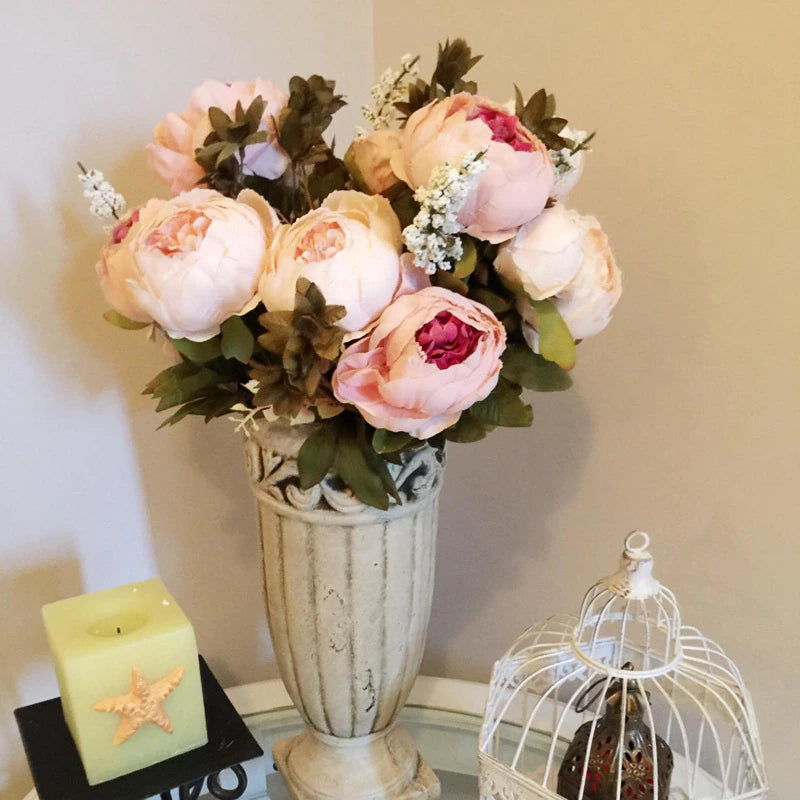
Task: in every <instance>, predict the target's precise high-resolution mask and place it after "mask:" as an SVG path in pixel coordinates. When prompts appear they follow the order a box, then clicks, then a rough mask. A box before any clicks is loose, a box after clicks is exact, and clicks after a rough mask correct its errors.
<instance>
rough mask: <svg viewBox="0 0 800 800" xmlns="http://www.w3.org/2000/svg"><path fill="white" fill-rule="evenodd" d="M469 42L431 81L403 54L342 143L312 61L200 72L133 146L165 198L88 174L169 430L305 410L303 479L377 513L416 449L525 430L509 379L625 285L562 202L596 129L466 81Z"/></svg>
mask: <svg viewBox="0 0 800 800" xmlns="http://www.w3.org/2000/svg"><path fill="white" fill-rule="evenodd" d="M479 58H480V56H473V55H472V53H471V50H470V48H469V47H468V45H467V44H466V43H465V42H464V41H463V40H461V39H456V40H454V41H453V42H452V43H451V42H447V43H445V44H444V45H440V47H439V52H438V58H437V61H436V67H435V70H434V72H433V75H432V77H431V79H430V81H429V82H426V81H425V80H423V79H422V78H420V77H419V75H418V68H417V61H418V59H417V58H411V57H404V59H403V62H402V66H401V68H400V69H399V70H397V71H395V70H391V69H389V70H387V71H386V72H385V73H384V74H383V76H382V77H381V80H380V82H379V84H378V85H377V86H376V87H374V88H373V91H372V96H373V101H374V105H373V106H372V107H365V108H364V116H365V118H366V119H367V121H368V122H369V123H370V124H371V126H372V128H373V130H371V131H369V132H367V131H359V132H358V133H357V135H356V138H355V140H354V141H353V142H352V144H351V145H350V147H349V149H348V150H347V151H346V153H345V154H344V155H343V157H341V158H340V157H339V156H337V155H336V153H335V152H334V147H333V145H332V144H329V143H328V142H327V140H326V139H325V138H324V134H325V132H326V130H327V128H328V126H329V125H330V123H331V119H332V117H333V114H335V113H336V112H337V111H338V110H339V109H340V108H341V107H342V106H343V105H344V104H345V103H344V100H343V98H342V96H341V95H339V94H337V93H336V90H335V84H334V82H333V81H331V80H326V79H325V78H322V77H320V76H318V75H313V76H311V77H310V78H308V79H307V80H306V79H303V78H300V77H294V78H292V80H291V81H290V83H289V87H288V89H289V91H288V93H286V92H284V91H283V90H281V89H280V88H278V87H276V86H274V85H273V84H272V83H270V82H269V81H264V80H260V79H257V80H255V81H253V82H245V81H237V82H234V83H230V84H227V83H221V82H219V81H206V82H205V83H203V84H202V85H200V86H199V87H198V88H197V89H195V90H194V92H192V94H191V97H190V101H189V105H188V106H187V107H186V108H185V109H184V110H183V111H181V112H180V113H170V114H168V115H167V116H166V117H165V119H164V120H163V121H162V122H161V123H160V124H159V125H158V126H157V127H156V129H155V131H154V136H153V141H152V143H150V144H149V145H148V146H147V149H148V152H149V162H150V166H151V167H152V169H153V170H154V171H155V172H156V173H157V174H158V175H159V176H160V177H161V178H162V179H163V180H164V181H165V183H166V184H167V186H168V187H169V190H170V192H171V195H172V196H171V197H170V198H169V199H161V198H153V199H151V200H149V201H147V202H146V203H144V204H143V205H140V206H138V207H136V208H134V209H133V210H132V211H130V212H128V213H123V208H124V201H123V199H122V197H121V196H120V195H119V194H118V193H116V192H115V191H114V189H113V188H112V187H111V186H110V184H108V182H107V181H105V180H104V178H103V176H102V174H101V173H99V172H97V171H95V170H91V171H86V170H83V168H82V174H81V175H80V176H79V177H80V178H81V180H82V182H83V184H84V193H85V194H86V195H87V197H88V198H89V199H90V200H91V210H92V212H93V213H95V214H96V215H97V216H101V217H113V218H114V219H115V220H116V224H115V225H114V227H113V229H112V230H111V235H110V240H109V241H108V242H107V244H106V245H105V246H104V247H103V249H102V252H101V255H100V259H99V262H98V264H97V273H98V276H99V279H100V285H101V287H102V290H103V293H104V295H105V298H106V300H107V301H108V303H109V304H110V305H111V307H112V310H110V311H109V312H107V314H106V315H105V317H106V319H107V320H108V321H110V322H112V323H114V324H116V325H117V326H119V327H121V328H125V329H145V328H146V329H147V330H148V333H149V334H150V336H151V337H152V338H163V339H164V340H165V342H166V343H167V345H168V348H169V350H170V352H171V353H172V354H173V355H174V359H173V360H174V363H173V364H171V365H170V366H169V367H167V368H166V369H165V370H164V371H162V372H161V373H160V374H158V375H157V376H156V377H155V378H154V379H153V380H152V381H151V382H150V383H149V384H148V386H147V387H146V389H145V393H148V394H151V395H152V396H153V397H154V398H155V399H156V400H157V402H158V405H157V410H158V411H166V410H168V409H169V410H170V411H171V415H170V416H169V417H168V418H167V419H166V421H165V422H164V424H165V425H171V424H174V423H176V422H178V421H179V420H181V419H183V418H184V417H186V416H188V415H199V416H202V417H204V418H205V420H206V421H209V420H210V419H212V418H215V417H219V416H224V415H230V414H234V415H236V417H237V419H238V422H239V426H240V427H241V429H242V430H244V431H245V433H248V432H249V431H250V430H251V429H252V426H258V425H259V423H260V422H261V420H262V419H264V420H267V421H270V422H275V421H277V420H280V421H282V422H285V423H290V424H298V423H308V422H320V423H322V424H320V425H317V426H316V427H315V428H314V429H313V432H312V433H311V435H310V436H309V437H308V439H307V440H306V442H305V444H304V445H303V447H302V450H301V451H300V454H299V459H298V464H299V471H300V485H301V487H302V488H304V489H307V488H310V487H312V486H314V485H316V484H317V483H319V482H320V481H321V480H323V479H324V478H325V476H326V475H327V474H328V473H329V472H333V473H335V474H337V475H338V476H339V478H341V480H342V481H344V483H345V484H346V485H347V486H348V487H349V488H350V489H351V490H352V492H353V494H354V495H355V496H356V497H357V498H358V500H360V501H361V502H363V503H365V504H367V505H370V506H374V507H376V508H380V509H386V508H388V507H389V506H390V504H393V503H397V502H400V497H399V495H398V492H397V490H396V487H395V484H394V480H393V471H392V468H391V465H393V464H398V463H401V462H402V460H403V459H404V457H405V456H406V454H407V453H409V452H411V451H414V450H417V449H419V448H420V447H422V446H424V444H425V443H427V444H428V445H430V446H432V447H434V448H443V447H444V445H445V443H446V442H448V441H449V442H473V441H477V440H479V439H482V438H483V437H485V436H486V434H487V433H488V432H489V431H491V430H493V429H494V428H495V427H497V426H511V427H524V426H528V425H530V424H531V422H532V418H533V413H532V409H531V407H530V406H529V405H528V404H526V403H525V402H524V401H523V400H522V399H521V393H522V390H523V389H533V390H538V391H555V390H562V389H566V388H568V387H569V386H570V384H571V380H570V376H569V374H568V371H569V370H570V369H571V368H572V367H573V365H574V363H575V353H576V343H577V342H578V341H580V340H582V339H585V338H587V337H589V336H593V335H595V334H597V333H599V332H600V331H601V330H603V328H605V326H606V325H607V324H608V322H609V320H610V317H611V312H612V310H613V308H614V306H615V305H616V303H617V301H618V300H619V297H620V293H621V277H620V271H619V269H618V268H617V265H616V263H615V261H614V257H613V255H612V253H611V250H610V249H609V246H608V240H607V238H606V235H605V233H604V232H603V230H602V228H601V227H600V225H599V223H598V222H597V220H595V219H594V218H593V217H590V216H583V215H581V214H579V213H578V212H577V211H574V210H572V209H570V208H568V207H567V206H566V205H565V200H564V198H565V196H566V195H567V194H568V193H569V191H570V190H571V189H572V188H573V186H574V185H575V183H576V182H577V180H578V179H579V178H580V175H581V172H582V169H583V161H584V156H585V153H586V152H587V150H588V143H589V140H590V139H591V136H586V134H585V133H584V132H582V131H573V130H572V129H571V128H570V127H569V126H568V124H567V120H566V119H564V118H563V117H560V116H557V115H556V110H555V99H554V97H553V95H552V94H548V93H547V92H546V91H545V90H544V89H540V90H539V91H537V92H536V93H534V94H533V95H532V96H531V97H530V98H529V99H527V100H526V99H525V98H524V96H523V95H522V93H521V92H520V90H519V89H516V99H515V101H512V102H511V103H507V104H500V103H497V102H495V101H493V100H490V99H488V98H486V97H484V96H482V95H480V94H478V88H477V85H476V83H475V82H474V81H471V80H467V78H466V76H467V73H468V71H469V70H470V69H471V68H472V67H473V66H474V64H475V63H476V62H477V61H478V60H479Z"/></svg>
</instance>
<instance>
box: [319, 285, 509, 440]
mask: <svg viewBox="0 0 800 800" xmlns="http://www.w3.org/2000/svg"><path fill="white" fill-rule="evenodd" d="M505 344H506V333H505V329H504V328H503V326H502V325H501V324H500V322H499V321H498V320H497V318H496V317H495V316H494V314H492V312H491V311H490V310H489V309H488V308H486V307H485V306H483V305H481V304H480V303H476V302H475V301H473V300H469V299H467V298H466V297H462V296H461V295H460V294H456V293H455V292H451V291H449V290H447V289H441V288H438V287H430V288H427V289H423V290H422V291H419V292H416V293H415V294H409V295H406V296H404V297H401V298H399V299H397V300H395V301H394V302H393V303H392V304H391V305H390V306H389V307H388V308H387V309H386V310H385V311H384V312H383V314H382V315H381V317H380V319H379V320H378V324H377V326H376V327H375V329H374V330H373V331H372V333H371V334H370V335H369V336H367V337H365V338H363V339H361V340H360V341H358V342H356V343H355V344H353V345H351V346H350V347H348V348H347V350H345V351H344V353H343V355H342V357H341V359H340V360H339V363H338V365H337V367H336V371H335V372H334V375H333V391H334V394H335V395H336V398H337V399H338V400H339V401H340V402H342V403H350V404H352V405H354V406H355V407H356V408H357V409H358V410H359V412H360V413H361V415H362V416H363V417H364V419H366V420H367V422H369V423H370V425H374V426H375V427H376V428H385V429H386V430H389V431H404V432H406V433H410V434H411V435H412V436H415V437H417V438H418V439H428V438H430V437H431V436H434V435H436V434H437V433H439V432H441V431H443V430H444V429H445V428H449V427H450V426H451V425H453V424H455V423H456V422H457V421H458V418H459V417H460V416H461V412H462V411H465V410H466V409H468V408H469V407H470V406H471V405H473V404H474V403H476V402H477V401H478V400H483V399H484V398H485V397H486V396H487V395H488V394H489V393H490V392H491V391H492V389H494V387H495V386H496V385H497V380H498V376H499V374H500V368H501V367H502V363H501V361H500V356H501V354H502V353H503V350H505Z"/></svg>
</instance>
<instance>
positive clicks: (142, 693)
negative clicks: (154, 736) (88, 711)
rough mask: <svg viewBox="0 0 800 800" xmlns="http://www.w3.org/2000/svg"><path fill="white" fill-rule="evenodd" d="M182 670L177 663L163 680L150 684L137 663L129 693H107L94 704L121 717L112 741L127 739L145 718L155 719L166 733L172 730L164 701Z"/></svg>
mask: <svg viewBox="0 0 800 800" xmlns="http://www.w3.org/2000/svg"><path fill="white" fill-rule="evenodd" d="M183 673H184V669H183V667H176V668H175V669H173V670H172V672H170V673H169V674H168V675H166V676H165V677H163V678H161V680H158V681H156V682H155V683H153V684H150V683H148V682H147V678H145V676H144V673H143V672H142V670H140V669H139V668H138V667H134V668H133V670H132V675H131V690H130V692H128V694H121V695H119V696H117V697H107V698H104V699H103V700H100V701H99V702H98V703H96V704H95V707H94V710H95V711H107V712H109V713H113V714H120V715H121V717H122V719H121V720H120V723H119V727H118V728H117V731H116V733H115V734H114V739H113V744H115V745H119V744H122V743H123V742H126V741H127V740H128V739H130V737H131V736H133V734H134V733H136V731H138V730H139V728H141V727H142V725H144V724H145V722H152V723H153V724H154V725H158V727H159V728H161V729H162V730H164V731H166V732H167V733H172V722H171V721H170V718H169V717H168V716H167V712H166V711H164V709H163V708H162V707H161V703H163V702H164V700H166V699H167V697H169V695H170V694H172V692H173V691H174V690H175V689H176V688H177V686H178V684H179V683H180V682H181V680H182V679H183Z"/></svg>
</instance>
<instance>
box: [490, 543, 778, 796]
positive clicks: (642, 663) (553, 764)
mask: <svg viewBox="0 0 800 800" xmlns="http://www.w3.org/2000/svg"><path fill="white" fill-rule="evenodd" d="M648 545H649V537H648V536H647V534H645V533H641V532H639V531H635V532H634V533H631V534H630V535H629V536H628V537H627V538H626V540H625V552H624V554H623V557H622V563H621V567H620V570H619V571H618V572H616V573H615V574H613V575H611V576H609V577H607V578H604V579H603V580H601V581H599V582H598V583H597V584H595V585H594V586H593V587H592V588H591V589H590V590H589V592H588V593H587V594H586V596H585V598H584V601H583V605H582V607H581V610H580V614H579V616H578V617H575V616H574V615H561V616H555V617H552V618H550V619H549V620H547V621H546V622H544V623H543V624H541V625H537V626H534V627H533V628H530V629H529V630H528V631H526V632H525V633H524V634H522V636H520V638H519V639H518V640H517V641H516V642H515V643H514V645H513V646H512V647H511V649H510V650H509V651H508V652H507V653H506V654H505V656H504V657H503V658H502V659H500V661H498V662H497V663H496V664H495V668H494V673H493V677H492V684H491V688H490V692H489V701H488V704H487V709H486V717H485V719H484V723H483V728H482V730H481V738H480V746H479V760H480V787H481V797H482V798H483V799H484V800H524V799H525V798H553V800H557V799H558V798H561V797H562V796H567V797H570V798H574V800H595V799H596V798H614V799H615V800H723V799H724V800H745V798H748V799H753V800H754V799H755V798H765V797H766V796H767V778H766V773H765V769H764V760H763V756H762V752H761V744H760V742H759V738H758V728H757V726H756V720H755V715H754V713H753V708H752V703H751V700H750V695H749V693H748V691H747V689H746V688H745V686H744V683H743V681H742V677H741V675H740V673H739V670H738V669H737V668H736V665H735V664H734V663H733V662H732V661H731V660H730V659H729V658H728V657H727V656H726V655H725V653H724V652H723V651H722V648H720V647H719V645H717V644H715V643H714V642H712V641H710V640H709V639H707V638H705V637H704V636H703V635H702V634H701V633H700V631H698V630H697V629H696V628H691V627H687V626H684V625H682V624H681V618H680V612H679V611H678V605H677V603H676V601H675V596H674V595H673V593H672V592H671V591H670V590H669V589H667V588H666V587H664V586H662V585H661V584H660V583H659V582H658V581H657V580H656V579H655V578H654V577H653V559H652V557H651V556H650V553H649V552H648V551H647V547H648ZM591 694H593V695H595V697H594V698H593V699H592V700H589V701H588V703H587V696H588V695H591ZM604 697H605V700H606V701H605V703H604ZM645 698H647V699H645ZM587 706H588V707H587ZM629 712H630V714H631V716H630V720H629ZM637 715H638V716H637ZM637 719H638V720H639V723H638V724H639V726H640V727H639V729H640V731H641V732H643V733H641V732H640V734H639V735H638V738H636V737H634V736H631V735H630V733H631V730H632V726H633V725H634V724H635V721H636V720H637ZM612 725H613V728H612V730H613V733H608V731H609V726H612ZM602 730H605V731H606V733H604V735H603V737H602V738H601V737H599V736H595V734H597V733H598V732H599V731H602ZM573 739H574V742H575V743H574V744H573V745H572V746H570V742H573ZM579 742H580V743H579ZM578 743H579V744H578ZM568 751H569V753H568ZM565 756H568V758H567V759H565ZM659 759H660V760H661V763H660V764H659ZM562 765H563V766H562ZM670 768H671V779H670V776H669V770H670ZM664 772H666V773H667V778H666V783H668V784H669V789H668V791H667V792H664V790H663V789H661V788H660V786H659V784H660V783H661V781H660V780H659V776H662V779H663V773H664ZM561 781H563V784H561ZM570 782H571V784H570ZM570 785H571V786H572V787H573V788H572V790H571V791H570V790H569V786H570ZM664 785H666V784H664ZM575 787H577V788H575ZM559 789H561V792H562V794H559ZM659 791H661V792H662V793H663V796H662V797H659Z"/></svg>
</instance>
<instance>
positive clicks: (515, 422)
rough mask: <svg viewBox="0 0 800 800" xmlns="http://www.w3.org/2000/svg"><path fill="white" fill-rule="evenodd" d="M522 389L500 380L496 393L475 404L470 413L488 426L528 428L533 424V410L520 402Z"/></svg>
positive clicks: (495, 389) (502, 379)
mask: <svg viewBox="0 0 800 800" xmlns="http://www.w3.org/2000/svg"><path fill="white" fill-rule="evenodd" d="M521 391H522V389H521V387H519V386H515V385H514V384H513V383H511V382H510V381H507V380H506V379H505V378H500V380H499V381H498V383H497V386H496V387H495V388H494V391H493V392H492V393H491V394H490V395H489V396H488V397H487V398H486V399H485V400H480V401H479V402H477V403H475V405H473V406H472V407H471V408H470V409H469V413H470V414H471V415H472V416H473V417H475V419H477V420H480V421H481V422H484V423H486V424H487V425H502V426H503V427H505V428H527V427H528V426H529V425H530V424H531V423H532V422H533V409H532V408H531V407H530V406H529V405H528V404H527V403H523V402H522V400H520V397H519V395H520V392H521Z"/></svg>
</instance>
